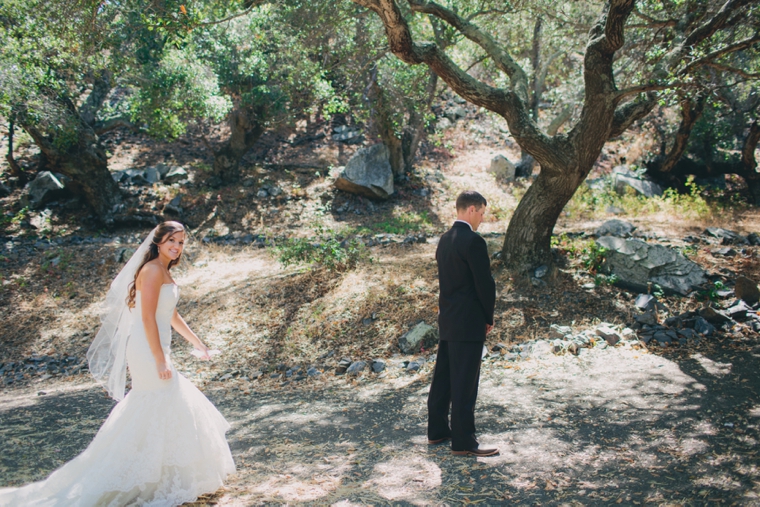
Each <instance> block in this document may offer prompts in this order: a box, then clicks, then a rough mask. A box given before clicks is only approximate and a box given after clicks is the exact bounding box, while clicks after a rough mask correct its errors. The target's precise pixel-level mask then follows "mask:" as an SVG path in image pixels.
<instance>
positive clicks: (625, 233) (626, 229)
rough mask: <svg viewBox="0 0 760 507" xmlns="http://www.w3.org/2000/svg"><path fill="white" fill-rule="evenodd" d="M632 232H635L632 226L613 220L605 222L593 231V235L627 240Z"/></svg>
mask: <svg viewBox="0 0 760 507" xmlns="http://www.w3.org/2000/svg"><path fill="white" fill-rule="evenodd" d="M634 230H636V227H635V226H634V225H633V224H631V223H629V222H624V221H622V220H618V219H613V220H607V221H606V222H604V223H603V224H602V225H600V226H599V228H597V230H596V231H595V234H596V235H597V236H598V237H602V236H615V237H618V238H627V237H629V236H630V235H631V233H632V232H633V231H634Z"/></svg>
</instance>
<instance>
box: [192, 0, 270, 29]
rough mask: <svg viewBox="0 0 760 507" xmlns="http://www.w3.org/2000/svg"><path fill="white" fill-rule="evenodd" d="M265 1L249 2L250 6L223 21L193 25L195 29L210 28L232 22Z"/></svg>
mask: <svg viewBox="0 0 760 507" xmlns="http://www.w3.org/2000/svg"><path fill="white" fill-rule="evenodd" d="M266 2H267V0H251V3H250V5H249V6H248V7H247V8H246V9H245V10H243V11H240V12H238V13H237V14H233V15H231V16H228V17H226V18H224V19H217V20H215V21H204V22H203V23H199V24H197V25H195V26H196V27H199V26H212V25H218V24H221V23H226V22H227V21H232V20H233V19H235V18H240V17H242V16H245V15H246V14H249V13H250V12H251V11H253V9H255V8H256V7H259V6H260V5H262V4H264V3H266Z"/></svg>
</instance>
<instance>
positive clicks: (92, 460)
mask: <svg viewBox="0 0 760 507" xmlns="http://www.w3.org/2000/svg"><path fill="white" fill-rule="evenodd" d="M178 299H179V289H178V287H177V286H176V285H174V284H166V285H163V286H162V287H161V291H160V294H159V298H158V308H157V310H156V321H157V323H158V329H159V335H160V337H161V346H162V347H163V349H164V353H165V354H167V356H168V355H169V354H170V345H171V318H172V315H173V314H174V308H175V306H176V304H177V300H178ZM132 311H133V312H137V313H136V315H138V316H139V315H141V301H140V292H139V291H138V292H137V297H136V300H135V308H134V309H132ZM127 364H128V367H129V372H130V375H131V377H132V390H131V391H130V392H129V393H128V394H127V396H126V397H125V398H124V399H123V400H122V401H121V402H119V403H118V404H117V405H116V406H115V407H114V408H113V410H112V411H111V414H110V415H109V416H108V419H106V422H105V423H103V426H101V428H100V430H99V431H98V433H97V435H95V438H94V439H93V441H92V442H91V443H90V445H89V446H88V447H87V449H85V450H84V452H82V454H80V455H79V456H77V457H76V458H74V459H73V460H71V461H69V462H68V463H66V464H65V465H63V466H62V467H61V468H59V469H58V470H56V471H54V472H53V473H52V474H51V475H50V476H49V477H48V478H47V479H45V480H44V481H40V482H35V483H33V484H29V485H27V486H25V487H22V488H5V489H0V506H3V507H5V506H24V507H26V506H30V507H31V506H34V507H43V506H44V507H52V506H67V507H69V506H72V507H73V506H76V507H90V506H107V507H117V506H118V507H122V506H126V505H129V506H140V507H148V506H150V507H159V506H161V507H170V506H176V505H180V504H182V503H184V502H189V501H193V500H195V499H196V498H197V497H198V495H201V494H203V493H210V492H213V491H216V490H217V489H218V488H219V487H220V486H222V483H223V481H224V479H225V477H226V476H227V475H228V474H230V473H233V472H234V471H235V464H234V463H233V461H232V455H231V454H230V448H229V446H228V445H227V440H226V439H225V436H224V434H225V432H226V431H227V430H228V429H229V427H230V426H229V424H228V423H227V421H226V420H225V419H224V417H223V416H222V414H220V413H219V411H218V410H217V409H216V407H214V406H213V405H212V404H211V402H210V401H208V399H206V397H205V396H204V395H203V394H202V393H201V392H200V391H199V390H198V389H196V387H195V386H194V385H193V384H192V383H190V381H189V380H187V379H186V378H185V377H183V376H182V375H180V374H179V373H177V371H176V370H175V369H174V366H173V365H172V366H171V369H172V378H171V380H161V379H159V378H158V372H157V370H156V361H155V360H154V359H153V354H152V353H151V351H150V346H149V345H148V340H147V338H146V336H145V330H144V328H143V325H142V319H140V318H136V319H134V326H133V328H132V332H131V335H130V338H129V342H128V344H127Z"/></svg>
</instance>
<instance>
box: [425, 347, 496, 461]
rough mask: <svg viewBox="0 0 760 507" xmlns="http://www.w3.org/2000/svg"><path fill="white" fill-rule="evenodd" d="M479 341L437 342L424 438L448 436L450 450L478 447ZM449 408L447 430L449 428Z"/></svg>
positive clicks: (480, 355)
mask: <svg viewBox="0 0 760 507" xmlns="http://www.w3.org/2000/svg"><path fill="white" fill-rule="evenodd" d="M482 355H483V342H480V341H477V342H459V341H439V342H438V355H437V357H436V361H435V370H434V371H433V382H432V384H431V385H430V393H429V394H428V438H429V439H430V440H437V439H439V438H444V437H448V436H451V448H452V449H453V450H455V451H464V450H467V449H475V448H477V447H478V441H477V440H476V439H475V401H476V400H477V399H478V382H479V381H480V361H481V358H482ZM449 407H451V427H449Z"/></svg>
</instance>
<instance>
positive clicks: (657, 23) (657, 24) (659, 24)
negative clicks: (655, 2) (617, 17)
mask: <svg viewBox="0 0 760 507" xmlns="http://www.w3.org/2000/svg"><path fill="white" fill-rule="evenodd" d="M633 14H634V15H635V16H638V17H640V18H641V19H643V20H644V21H646V22H647V24H645V25H628V26H629V27H630V28H639V27H646V28H667V27H671V26H676V25H677V24H678V21H677V20H675V19H662V20H661V19H655V18H653V17H651V16H647V15H646V14H644V13H643V12H641V11H640V10H638V9H634V10H633Z"/></svg>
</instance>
